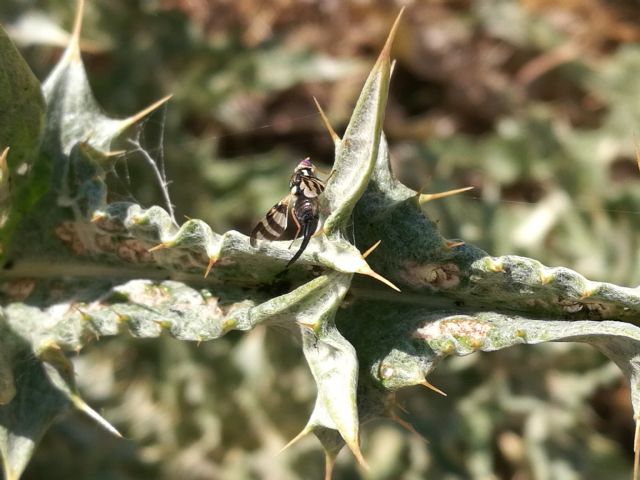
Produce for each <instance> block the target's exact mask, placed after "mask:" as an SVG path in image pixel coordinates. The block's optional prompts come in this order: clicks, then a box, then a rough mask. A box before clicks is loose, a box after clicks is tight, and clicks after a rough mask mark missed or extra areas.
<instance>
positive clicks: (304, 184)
mask: <svg viewBox="0 0 640 480" xmlns="http://www.w3.org/2000/svg"><path fill="white" fill-rule="evenodd" d="M323 191H324V183H322V182H321V181H320V179H318V178H316V177H301V178H300V192H301V193H302V195H304V196H305V197H307V198H315V197H317V196H318V195H320V194H321V193H322V192H323Z"/></svg>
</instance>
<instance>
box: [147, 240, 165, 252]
mask: <svg viewBox="0 0 640 480" xmlns="http://www.w3.org/2000/svg"><path fill="white" fill-rule="evenodd" d="M168 247H169V245H167V244H166V243H164V242H162V243H159V244H158V245H156V246H155V247H151V248H150V249H149V250H147V251H148V252H156V251H158V250H162V249H164V248H168Z"/></svg>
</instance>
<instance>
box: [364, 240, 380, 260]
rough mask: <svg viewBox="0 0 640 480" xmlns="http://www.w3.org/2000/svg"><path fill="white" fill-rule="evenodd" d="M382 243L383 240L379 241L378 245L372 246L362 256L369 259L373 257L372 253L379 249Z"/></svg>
mask: <svg viewBox="0 0 640 480" xmlns="http://www.w3.org/2000/svg"><path fill="white" fill-rule="evenodd" d="M380 242H382V240H378V241H377V242H376V243H374V244H373V245H371V246H370V247H369V249H368V250H367V251H366V252H364V253H363V254H362V258H367V257H368V256H369V255H371V253H372V252H373V251H374V250H375V249H376V248H378V245H380Z"/></svg>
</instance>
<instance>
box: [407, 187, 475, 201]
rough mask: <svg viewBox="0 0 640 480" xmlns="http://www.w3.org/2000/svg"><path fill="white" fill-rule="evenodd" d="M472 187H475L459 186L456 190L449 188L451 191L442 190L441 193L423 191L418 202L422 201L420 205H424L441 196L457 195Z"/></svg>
mask: <svg viewBox="0 0 640 480" xmlns="http://www.w3.org/2000/svg"><path fill="white" fill-rule="evenodd" d="M472 189H473V187H464V188H457V189H455V190H449V191H446V192H440V193H422V194H420V196H419V197H418V202H420V205H422V204H423V203H427V202H430V201H431V200H438V199H439V198H444V197H450V196H451V195H457V194H458V193H462V192H467V191H469V190H472Z"/></svg>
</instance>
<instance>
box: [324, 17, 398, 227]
mask: <svg viewBox="0 0 640 480" xmlns="http://www.w3.org/2000/svg"><path fill="white" fill-rule="evenodd" d="M401 15H402V12H400V14H399V15H398V17H397V18H396V21H395V23H394V25H393V27H392V28H391V32H390V33H389V36H388V38H387V41H386V43H385V45H384V48H383V49H382V52H381V53H380V56H379V57H378V61H377V62H376V64H375V65H374V67H373V69H372V70H371V73H370V74H369V77H368V78H367V81H366V82H365V84H364V87H363V89H362V92H361V93H360V97H359V98H358V102H357V103H356V107H355V109H354V111H353V114H352V116H351V120H349V125H348V126H347V130H346V132H345V134H344V137H343V138H342V141H341V142H340V144H339V145H338V146H337V147H336V159H335V162H334V165H333V175H332V177H331V179H330V180H329V181H328V182H327V188H326V189H325V192H324V195H323V197H324V199H325V201H326V202H327V208H328V210H329V211H330V212H331V214H330V215H329V216H328V217H327V219H326V220H325V222H324V231H325V233H326V234H327V235H328V236H330V237H332V236H334V234H336V233H337V232H338V231H339V230H341V229H343V228H344V227H345V226H346V225H347V222H348V221H349V218H350V217H351V212H352V211H353V208H354V207H355V205H356V203H357V202H358V200H359V199H360V196H361V195H362V194H363V193H364V191H365V189H366V188H367V184H368V183H369V178H370V177H371V173H372V172H373V167H374V165H375V163H376V158H377V156H378V144H379V140H380V135H381V133H382V122H383V120H384V112H385V108H386V105H387V95H388V93H389V79H390V77H391V59H390V54H391V44H392V43H393V38H394V37H395V33H396V30H397V28H398V24H399V21H400V17H401Z"/></svg>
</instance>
